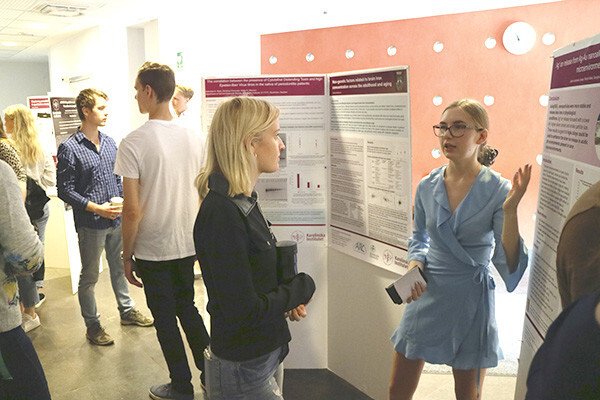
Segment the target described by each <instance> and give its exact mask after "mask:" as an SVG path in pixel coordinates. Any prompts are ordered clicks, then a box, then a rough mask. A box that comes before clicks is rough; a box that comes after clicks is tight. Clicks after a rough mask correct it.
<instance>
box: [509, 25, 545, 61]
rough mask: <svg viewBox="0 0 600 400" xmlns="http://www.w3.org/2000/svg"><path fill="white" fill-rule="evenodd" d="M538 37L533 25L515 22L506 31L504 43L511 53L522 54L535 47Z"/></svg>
mask: <svg viewBox="0 0 600 400" xmlns="http://www.w3.org/2000/svg"><path fill="white" fill-rule="evenodd" d="M536 38H537V35H536V33H535V29H533V26H531V25H529V24H528V23H527V22H514V23H512V24H510V25H509V26H508V27H507V28H506V30H505V31H504V35H503V36H502V43H503V44H504V48H506V50H507V51H508V52H509V53H512V54H515V55H521V54H525V53H528V52H529V51H530V50H531V49H533V46H535V41H536Z"/></svg>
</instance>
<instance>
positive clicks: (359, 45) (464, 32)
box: [261, 0, 600, 244]
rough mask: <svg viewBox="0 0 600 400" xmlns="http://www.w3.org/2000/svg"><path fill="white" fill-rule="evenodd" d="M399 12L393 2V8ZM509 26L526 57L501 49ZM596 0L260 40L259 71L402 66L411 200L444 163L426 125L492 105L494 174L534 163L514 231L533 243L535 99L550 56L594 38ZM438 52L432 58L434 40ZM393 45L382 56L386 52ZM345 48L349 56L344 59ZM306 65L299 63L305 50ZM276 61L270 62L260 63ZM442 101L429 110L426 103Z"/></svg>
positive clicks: (541, 121) (541, 114)
mask: <svg viewBox="0 0 600 400" xmlns="http://www.w3.org/2000/svg"><path fill="white" fill-rule="evenodd" d="M398 7H400V4H399V5H398ZM515 21H525V22H528V23H529V24H531V25H532V26H533V27H534V28H535V30H536V32H537V37H538V39H537V43H536V45H535V47H534V48H533V50H532V51H531V52H529V53H527V54H525V55H521V56H515V55H513V54H510V53H508V52H507V51H506V50H505V49H504V46H503V45H502V34H503V32H504V29H505V28H506V27H507V26H508V25H509V24H511V23H512V22H515ZM598 21H600V1H598V0H565V1H562V2H557V3H549V4H541V5H531V6H523V7H513V8H506V9H500V10H492V11H481V12H472V13H463V14H453V15H443V16H435V17H427V18H418V19H409V20H400V21H390V22H381V23H372V24H363V25H352V26H344V27H335V28H326V29H315V30H307V31H298V32H288V33H278V34H270V35H263V36H262V37H261V71H262V73H263V74H291V73H329V72H338V71H351V70H358V69H369V68H379V67H388V66H394V65H408V66H409V67H410V77H409V82H410V93H411V125H412V134H413V136H412V143H413V144H412V148H413V194H414V189H415V187H416V184H417V183H418V182H419V180H420V179H421V177H423V176H424V175H426V174H427V173H429V171H431V170H432V169H433V168H435V167H437V166H439V165H441V164H442V163H445V162H446V160H445V159H444V158H443V156H442V157H441V158H439V159H437V160H436V159H434V158H433V157H432V156H431V151H432V149H434V148H436V147H437V145H438V142H437V138H436V137H434V135H433V133H432V130H431V126H432V125H433V124H435V123H436V122H438V121H439V119H440V114H441V112H442V110H443V109H444V108H445V106H447V105H448V104H449V103H450V102H452V101H453V100H455V99H458V98H463V97H472V98H475V99H477V100H479V101H481V102H483V98H484V96H486V95H491V96H494V98H495V103H494V105H492V106H489V107H487V110H488V113H489V116H490V125H491V127H490V135H489V139H488V143H489V144H490V145H492V146H493V147H496V148H497V149H498V150H499V151H500V154H499V156H498V158H497V160H496V163H495V164H494V169H496V170H498V171H500V172H501V173H502V175H504V176H505V177H508V178H510V177H512V174H513V173H514V171H515V170H516V169H517V168H518V167H519V166H520V165H522V164H525V163H532V164H534V169H533V177H532V181H531V183H530V189H529V191H528V193H527V195H526V197H525V198H524V200H523V203H522V207H521V214H520V217H521V219H520V220H521V224H522V232H523V234H524V237H525V239H526V242H527V243H529V244H531V243H532V240H533V230H534V225H535V224H534V221H533V218H532V216H533V213H534V212H535V209H536V207H537V195H538V186H539V175H540V168H539V166H538V165H537V163H536V162H535V158H536V156H537V155H538V154H540V153H541V151H542V145H543V137H544V128H545V122H546V107H543V106H541V105H540V103H539V97H540V96H541V95H543V94H547V92H548V89H549V86H550V75H551V68H552V59H551V56H552V52H553V51H554V50H555V49H558V48H561V47H564V46H565V45H568V44H569V43H572V42H575V41H578V40H581V39H585V38H588V37H590V36H593V35H595V34H598V33H600V25H599V24H598ZM546 32H553V33H554V34H555V35H556V42H555V43H554V44H553V45H550V46H546V45H544V44H543V43H542V41H541V38H542V35H543V34H544V33H546ZM489 36H492V37H494V38H495V39H496V41H497V45H496V47H495V48H493V49H491V50H488V49H487V48H486V47H485V46H484V41H485V39H486V38H487V37H489ZM436 41H441V42H443V43H444V50H443V51H442V52H441V53H435V52H434V51H433V49H432V47H433V43H434V42H436ZM390 45H393V46H395V47H396V48H397V54H396V55H395V56H388V54H387V48H388V47H389V46H390ZM347 49H352V50H353V51H354V53H355V56H354V58H352V59H350V60H348V59H346V58H345V52H346V50H347ZM309 52H311V53H313V54H314V56H315V59H314V61H313V62H310V63H309V62H307V61H306V59H305V56H306V54H307V53H309ZM271 55H275V56H276V57H277V59H278V61H277V63H276V64H273V65H271V64H270V63H269V57H270V56H271ZM437 95H439V96H442V98H443V103H442V105H441V106H434V105H433V102H432V99H433V97H434V96H437Z"/></svg>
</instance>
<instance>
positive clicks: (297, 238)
mask: <svg viewBox="0 0 600 400" xmlns="http://www.w3.org/2000/svg"><path fill="white" fill-rule="evenodd" d="M290 236H291V238H292V240H293V241H294V242H296V243H302V242H304V239H305V238H306V235H304V232H302V231H294V232H292V234H291V235H290Z"/></svg>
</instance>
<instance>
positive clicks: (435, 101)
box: [432, 96, 444, 106]
mask: <svg viewBox="0 0 600 400" xmlns="http://www.w3.org/2000/svg"><path fill="white" fill-rule="evenodd" d="M432 101H433V105H434V106H441V105H442V101H444V100H443V99H442V96H433V100H432Z"/></svg>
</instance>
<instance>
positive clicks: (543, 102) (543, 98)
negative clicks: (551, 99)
mask: <svg viewBox="0 0 600 400" xmlns="http://www.w3.org/2000/svg"><path fill="white" fill-rule="evenodd" d="M540 104H541V105H542V106H544V107H548V95H547V94H543V95H541V96H540Z"/></svg>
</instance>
